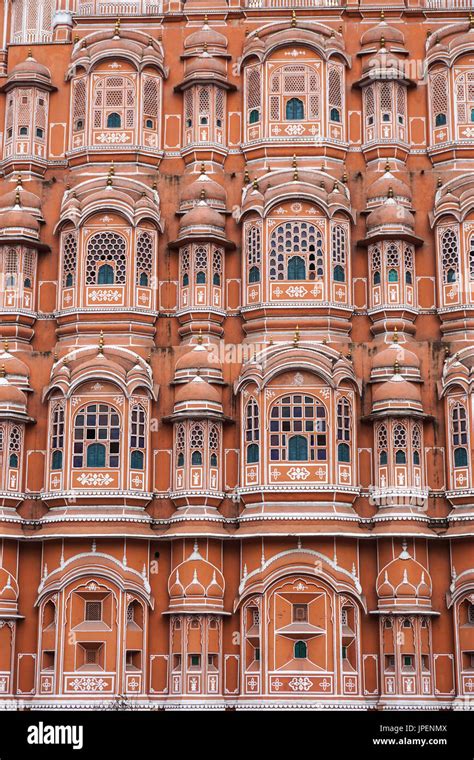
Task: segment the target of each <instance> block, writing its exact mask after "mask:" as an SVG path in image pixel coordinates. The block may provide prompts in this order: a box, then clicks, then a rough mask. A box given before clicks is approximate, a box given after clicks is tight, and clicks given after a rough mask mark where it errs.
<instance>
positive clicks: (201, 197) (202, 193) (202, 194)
mask: <svg viewBox="0 0 474 760" xmlns="http://www.w3.org/2000/svg"><path fill="white" fill-rule="evenodd" d="M199 198H200V199H201V201H205V200H206V191H205V190H204V188H201V192H200V193H199Z"/></svg>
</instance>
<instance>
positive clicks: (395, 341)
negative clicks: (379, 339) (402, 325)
mask: <svg viewBox="0 0 474 760" xmlns="http://www.w3.org/2000/svg"><path fill="white" fill-rule="evenodd" d="M392 342H393V343H398V327H397V326H396V325H395V327H394V328H393V338H392Z"/></svg>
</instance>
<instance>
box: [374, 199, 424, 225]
mask: <svg viewBox="0 0 474 760" xmlns="http://www.w3.org/2000/svg"><path fill="white" fill-rule="evenodd" d="M390 227H391V228H393V227H395V228H396V227H401V228H405V229H406V228H409V230H410V231H413V229H414V227H415V218H414V216H413V214H412V213H411V211H409V210H408V209H407V208H406V207H405V206H402V205H401V204H399V203H397V202H396V201H395V200H394V199H393V198H389V199H388V200H387V201H385V203H383V204H382V205H381V206H378V207H377V208H376V209H374V211H371V213H370V214H369V215H368V217H367V231H368V232H370V231H371V230H374V229H378V228H390ZM384 231H387V230H384Z"/></svg>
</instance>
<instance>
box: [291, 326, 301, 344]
mask: <svg viewBox="0 0 474 760" xmlns="http://www.w3.org/2000/svg"><path fill="white" fill-rule="evenodd" d="M299 342H300V328H299V326H298V325H296V330H295V337H294V338H293V345H294V346H297V345H298V343H299Z"/></svg>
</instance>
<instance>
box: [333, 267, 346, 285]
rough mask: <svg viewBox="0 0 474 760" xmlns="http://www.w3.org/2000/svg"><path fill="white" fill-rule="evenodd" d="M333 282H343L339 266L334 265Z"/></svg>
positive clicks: (342, 274) (341, 270) (342, 271)
mask: <svg viewBox="0 0 474 760" xmlns="http://www.w3.org/2000/svg"><path fill="white" fill-rule="evenodd" d="M333 277H334V282H344V280H345V276H344V270H343V268H342V267H341V265H340V264H336V266H335V267H334V271H333Z"/></svg>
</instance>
